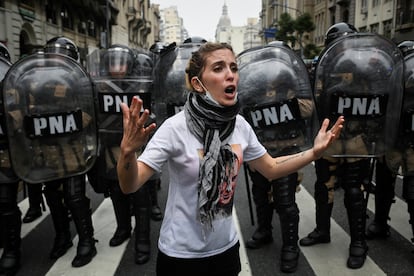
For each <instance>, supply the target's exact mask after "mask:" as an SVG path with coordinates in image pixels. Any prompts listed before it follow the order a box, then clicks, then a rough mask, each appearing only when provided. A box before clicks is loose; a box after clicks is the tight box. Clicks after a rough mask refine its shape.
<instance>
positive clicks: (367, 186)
mask: <svg viewBox="0 0 414 276" xmlns="http://www.w3.org/2000/svg"><path fill="white" fill-rule="evenodd" d="M376 161H377V159H376V158H375V157H370V160H369V174H368V179H367V180H366V183H365V185H364V186H365V187H364V188H365V193H366V194H365V207H368V199H369V194H370V193H371V192H372V188H373V186H374V185H375V184H374V181H373V178H374V170H375V163H376Z"/></svg>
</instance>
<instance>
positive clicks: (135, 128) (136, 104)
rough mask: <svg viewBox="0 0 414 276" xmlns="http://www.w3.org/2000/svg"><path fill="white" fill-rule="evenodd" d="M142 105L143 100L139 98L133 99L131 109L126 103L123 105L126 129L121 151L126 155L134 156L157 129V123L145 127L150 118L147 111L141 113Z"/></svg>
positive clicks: (124, 126) (124, 127)
mask: <svg viewBox="0 0 414 276" xmlns="http://www.w3.org/2000/svg"><path fill="white" fill-rule="evenodd" d="M142 105H143V103H142V100H141V99H138V98H137V97H134V98H133V99H132V103H131V106H130V107H129V108H128V106H127V105H126V104H125V103H121V108H122V113H123V129H124V133H123V137H122V141H121V151H123V152H124V153H125V154H132V153H135V152H136V151H138V150H139V149H140V148H141V147H142V146H143V145H144V144H145V143H146V141H147V140H148V137H149V135H150V134H151V132H152V131H154V130H155V128H156V125H155V123H152V124H150V125H148V126H145V124H146V122H147V120H148V117H149V111H148V110H147V109H145V110H144V112H142V113H141V110H142Z"/></svg>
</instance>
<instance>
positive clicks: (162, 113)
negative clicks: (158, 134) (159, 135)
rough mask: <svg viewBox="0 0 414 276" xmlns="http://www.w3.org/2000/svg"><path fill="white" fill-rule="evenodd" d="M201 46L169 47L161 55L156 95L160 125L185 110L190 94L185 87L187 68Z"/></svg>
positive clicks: (157, 70)
mask: <svg viewBox="0 0 414 276" xmlns="http://www.w3.org/2000/svg"><path fill="white" fill-rule="evenodd" d="M200 45H201V44H199V43H183V44H181V45H178V46H177V45H175V47H168V48H167V49H166V50H165V51H164V52H162V53H161V54H160V57H159V62H158V64H157V67H156V76H157V77H156V78H157V81H156V83H155V84H156V86H155V94H154V104H155V109H156V110H155V113H156V115H157V121H158V125H160V124H161V123H162V122H163V121H164V120H165V119H167V118H168V117H171V116H172V115H174V114H176V113H178V112H180V111H181V110H183V108H184V104H185V102H186V100H187V93H188V91H187V89H186V86H185V85H186V84H185V68H186V66H187V63H188V61H189V60H190V58H191V55H192V53H193V52H195V51H197V50H198V49H199V48H200Z"/></svg>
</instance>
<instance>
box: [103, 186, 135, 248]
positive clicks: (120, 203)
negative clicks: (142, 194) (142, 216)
mask: <svg viewBox="0 0 414 276" xmlns="http://www.w3.org/2000/svg"><path fill="white" fill-rule="evenodd" d="M110 195H111V199H112V205H113V206H114V212H115V219H116V224H117V227H116V231H115V233H114V235H113V237H112V238H111V239H110V240H109V246H118V245H120V244H122V243H123V242H124V241H126V240H127V239H129V238H130V237H131V230H132V227H131V215H130V196H129V195H125V194H123V193H122V191H121V189H120V188H119V183H118V182H112V183H111V184H110Z"/></svg>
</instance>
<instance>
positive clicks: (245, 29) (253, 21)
mask: <svg viewBox="0 0 414 276" xmlns="http://www.w3.org/2000/svg"><path fill="white" fill-rule="evenodd" d="M260 26H261V24H260V21H259V19H258V18H247V19H246V25H244V26H233V25H232V24H231V19H230V17H229V15H228V7H227V5H226V3H224V5H223V8H222V14H221V16H220V19H219V22H218V24H217V27H216V34H215V40H216V41H217V42H225V43H229V44H230V45H232V46H233V50H234V52H235V53H236V54H240V53H241V52H242V51H244V50H246V49H249V48H252V47H255V46H258V45H262V41H261V37H260V35H259V33H260Z"/></svg>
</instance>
